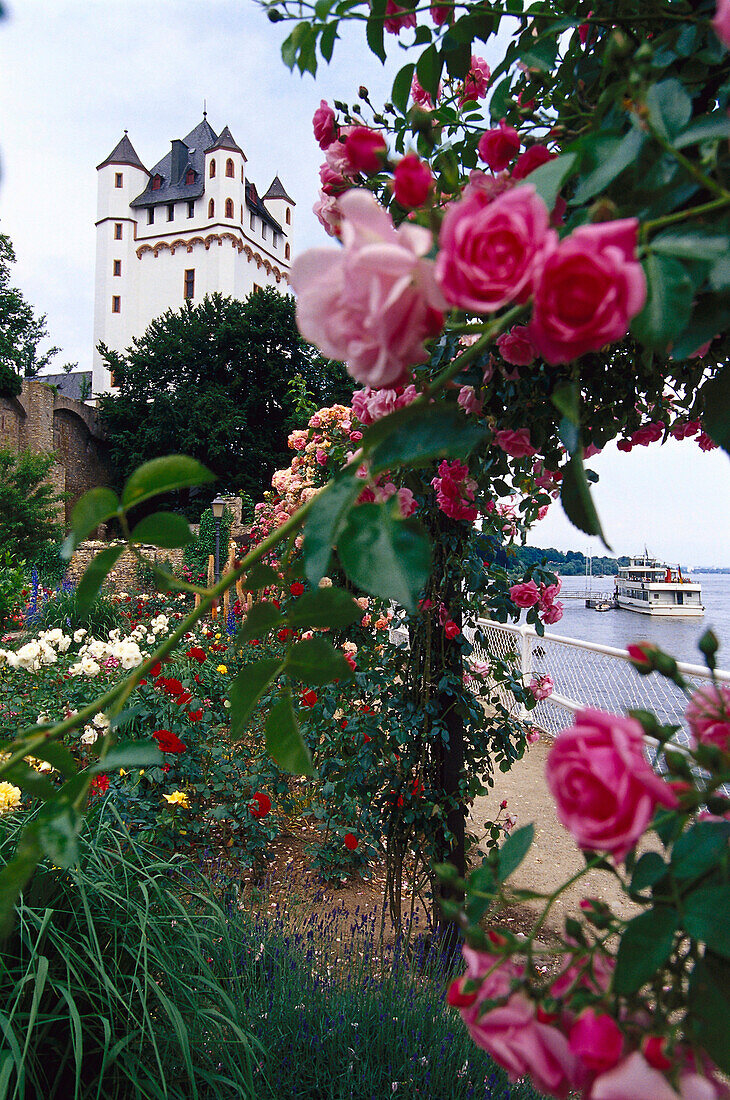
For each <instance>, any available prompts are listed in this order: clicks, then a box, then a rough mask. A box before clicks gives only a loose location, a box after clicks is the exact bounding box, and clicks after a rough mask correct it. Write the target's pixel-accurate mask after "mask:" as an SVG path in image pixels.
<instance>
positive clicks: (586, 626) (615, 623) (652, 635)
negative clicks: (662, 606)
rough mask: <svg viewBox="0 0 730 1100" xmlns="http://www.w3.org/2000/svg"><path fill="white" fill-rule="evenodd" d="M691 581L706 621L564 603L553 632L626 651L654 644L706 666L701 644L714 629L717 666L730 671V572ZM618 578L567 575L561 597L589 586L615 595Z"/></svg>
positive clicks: (694, 577) (695, 576) (551, 628)
mask: <svg viewBox="0 0 730 1100" xmlns="http://www.w3.org/2000/svg"><path fill="white" fill-rule="evenodd" d="M691 579H692V580H693V581H696V582H697V583H698V584H701V585H702V602H703V604H704V606H705V614H704V616H702V618H687V619H685V618H679V619H669V618H661V617H659V616H654V615H640V614H639V613H638V612H636V611H624V610H623V609H617V610H611V611H594V610H592V609H591V608H587V607H586V606H585V601H583V600H563V608H564V612H563V617H562V619H561V620H560V622H559V623H556V624H555V625H554V626H548V627H547V628H546V629H547V631H548V632H549V633H552V634H559V635H561V636H562V637H565V638H580V639H581V640H583V641H587V642H598V643H600V644H601V645H610V646H615V647H616V648H617V649H626V647H627V646H628V645H629V644H630V643H631V642H638V641H650V642H654V643H655V644H656V645H658V646H660V647H661V648H662V649H664V650H666V652H667V653H670V654H671V655H672V656H673V657H676V659H677V660H679V661H687V662H689V663H690V664H694V665H703V664H704V660H703V658H702V654H701V653H699V651H698V649H697V641H698V639H699V638H700V637H701V635H702V634H703V632H704V631H705V630H707V629H708V628H712V630H714V632H715V634H716V635H717V637H718V639H719V641H720V652H719V653H718V657H717V664H718V668H722V669H730V573H692V574H691ZM613 580H614V579H613V577H593V578H592V579H590V580H587V579H586V577H563V578H562V582H563V583H562V590H561V595H560V596H558V599H559V600H560V599H561V598H562V596H564V595H569V594H570V593H571V592H583V591H585V589H586V588H587V587H588V586H590V587H591V588H592V590H593V592H594V593H595V594H599V593H602V592H605V593H606V594H607V595H609V596H610V595H611V594H612V593H613Z"/></svg>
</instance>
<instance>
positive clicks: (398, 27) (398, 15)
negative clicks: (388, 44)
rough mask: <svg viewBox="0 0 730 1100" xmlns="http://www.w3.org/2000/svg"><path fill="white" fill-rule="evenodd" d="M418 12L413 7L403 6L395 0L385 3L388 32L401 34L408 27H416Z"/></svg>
mask: <svg viewBox="0 0 730 1100" xmlns="http://www.w3.org/2000/svg"><path fill="white" fill-rule="evenodd" d="M415 25H416V13H415V11H413V9H412V8H402V7H401V6H400V4H396V3H395V0H388V3H387V4H386V5H385V22H384V23H383V26H384V27H385V29H386V31H387V32H388V34H400V32H401V31H402V30H405V29H406V27H415Z"/></svg>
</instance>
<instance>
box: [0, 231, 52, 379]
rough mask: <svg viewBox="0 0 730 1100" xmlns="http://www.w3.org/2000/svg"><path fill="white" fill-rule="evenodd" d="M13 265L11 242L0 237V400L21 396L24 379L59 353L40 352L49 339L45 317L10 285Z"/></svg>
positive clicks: (30, 376)
mask: <svg viewBox="0 0 730 1100" xmlns="http://www.w3.org/2000/svg"><path fill="white" fill-rule="evenodd" d="M14 263H15V252H14V250H13V246H12V244H11V242H10V238H9V237H7V236H6V235H5V234H4V233H0V397H12V396H14V395H15V394H18V393H20V390H21V388H22V379H23V377H24V376H25V377H26V378H33V377H35V375H37V374H38V372H39V371H40V370H41V369H42V368H43V367H46V366H48V364H49V363H50V361H51V359H52V358H53V356H54V355H56V353H57V352H58V348H55V347H52V348H48V350H47V351H44V352H41V351H40V350H39V345H40V343H41V341H43V340H45V339H46V337H47V336H48V331H47V329H46V317H45V314H43V315H42V316H40V317H38V316H36V314H35V312H34V310H33V307H32V306H31V305H30V304H29V303H28V302H26V300H25V298H24V297H23V295H22V294H21V292H20V291H19V290H18V289H17V288H16V287H14V286H11V285H10V265H11V264H14Z"/></svg>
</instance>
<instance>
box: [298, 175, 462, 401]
mask: <svg viewBox="0 0 730 1100" xmlns="http://www.w3.org/2000/svg"><path fill="white" fill-rule="evenodd" d="M339 208H340V213H341V214H342V231H341V236H342V243H343V245H344V247H343V248H341V249H339V248H338V249H324V248H314V249H310V250H309V251H307V252H304V253H302V254H301V255H300V256H298V257H297V258H296V259H295V261H294V263H293V265H292V269H291V283H292V286H293V287H294V289H295V291H296V292H297V294H298V300H297V322H298V325H299V329H300V331H301V333H302V335H303V336H304V337H305V338H306V339H307V340H310V341H311V342H312V343H314V344H316V345H317V346H318V347H319V349H320V350H321V351H322V352H323V353H324V354H325V355H328V356H330V358H332V359H338V360H341V361H343V362H347V365H348V369H349V371H350V373H351V375H352V376H353V378H355V379H356V380H357V381H358V382H362V383H364V384H365V385H369V386H374V387H381V386H388V385H398V384H399V383H401V382H405V381H406V380H407V379H408V377H409V373H410V371H409V368H410V367H411V366H413V364H415V363H419V362H423V360H424V359H425V358H426V349H425V347H424V340H426V339H428V338H429V337H431V336H434V335H435V334H436V333H437V332H438V331H439V330H440V329H441V326H442V324H443V314H442V313H441V310H442V309H443V308H444V306H445V303H444V300H443V298H442V296H441V294H440V292H439V289H438V287H437V285H436V282H435V280H434V276H433V265H432V264H431V263H429V261H427V260H425V259H424V258H423V257H424V256H425V255H426V253H427V252H428V251H429V249H430V247H431V234H430V233H429V231H428V230H426V229H423V228H421V227H420V226H415V225H402V226H400V227H399V229H397V230H396V229H395V228H394V226H393V222H392V221H391V218H390V215H389V214H388V213H387V212H386V211H385V210H383V208H382V207H381V206H380V205H379V204H378V202H377V201H376V199H375V198H374V196H373V195H371V194H370V193H369V192H368V191H362V190H352V191H348V192H346V193H345V194H344V195H343V196H342V198H341V199H340V200H339Z"/></svg>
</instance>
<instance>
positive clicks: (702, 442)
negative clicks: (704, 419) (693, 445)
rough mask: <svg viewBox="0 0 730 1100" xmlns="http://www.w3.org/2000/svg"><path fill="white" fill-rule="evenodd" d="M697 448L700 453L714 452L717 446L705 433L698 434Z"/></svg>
mask: <svg viewBox="0 0 730 1100" xmlns="http://www.w3.org/2000/svg"><path fill="white" fill-rule="evenodd" d="M696 442H697V446H698V447H699V449H700V450H701V451H716V450H717V447H718V444H717V443H715V440H714V439H712V438H711V437H710V436H709V435H708V434H707V432H700V434H699V435H698V436H697V440H696Z"/></svg>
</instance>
